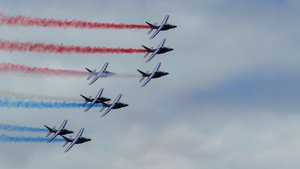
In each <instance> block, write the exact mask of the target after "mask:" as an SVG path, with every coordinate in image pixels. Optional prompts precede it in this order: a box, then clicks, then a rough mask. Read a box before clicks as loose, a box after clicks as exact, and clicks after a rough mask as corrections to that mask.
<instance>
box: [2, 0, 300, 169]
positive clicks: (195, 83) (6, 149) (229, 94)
mask: <svg viewBox="0 0 300 169" xmlns="http://www.w3.org/2000/svg"><path fill="white" fill-rule="evenodd" d="M299 9H300V2H299V1H296V0H187V1H171V0H160V1H157V0H152V1H137V0H124V1H111V0H110V1H106V0H103V1H102V0H89V1H80V0H74V1H72V2H70V1H66V0H53V1H47V2H46V1H37V0H29V1H9V0H0V11H1V12H2V13H5V14H7V15H25V16H33V17H42V18H43V17H45V18H56V19H78V20H87V21H98V22H116V23H134V24H143V23H144V22H145V21H150V22H160V21H161V20H162V19H163V17H164V16H165V15H166V14H169V15H170V18H169V23H170V24H175V25H177V26H178V27H177V28H176V29H173V30H170V31H168V32H161V33H160V34H159V35H158V36H157V37H156V38H155V39H153V40H149V36H148V35H147V31H148V30H105V29H102V30H101V29H100V30H88V29H60V28H38V27H11V26H4V25H1V26H0V34H1V38H0V39H4V40H11V41H15V40H18V41H33V42H45V43H55V44H67V45H83V46H87V45H91V46H106V47H126V48H127V47H128V48H141V45H142V44H144V45H147V46H156V45H157V44H158V43H159V42H160V41H161V39H163V38H166V39H167V41H166V44H165V45H166V46H167V47H171V48H174V51H171V52H169V53H167V54H164V55H160V56H158V57H157V58H155V59H154V60H153V61H152V62H150V63H145V62H144V58H143V54H54V53H31V52H6V51H0V61H1V62H11V63H16V64H25V65H30V66H38V67H51V68H63V69H74V70H84V67H90V68H97V69H99V68H101V66H102V65H103V64H104V62H106V61H108V62H110V65H109V70H111V71H113V72H124V73H131V74H138V72H137V71H136V69H142V70H152V69H153V68H154V67H155V65H156V64H157V63H158V62H161V63H162V65H161V70H162V71H167V72H169V73H170V74H169V75H168V76H165V77H163V78H161V79H159V80H156V79H154V80H153V81H151V82H150V83H149V84H148V85H147V86H146V87H144V88H140V84H139V83H138V80H139V78H128V79H124V78H107V79H99V80H98V81H97V82H96V83H95V84H94V85H92V86H89V85H88V83H87V81H86V79H85V78H62V77H40V76H35V77H32V76H15V75H11V74H8V75H7V74H3V75H1V76H0V81H1V84H0V92H16V93H27V94H36V95H47V96H55V97H69V98H79V99H80V96H79V94H85V95H93V94H96V92H97V91H98V90H99V88H104V94H105V96H108V97H112V98H113V97H116V96H117V94H119V93H122V94H123V97H122V99H121V101H122V102H125V103H128V104H129V106H128V107H126V108H124V109H119V110H114V111H111V112H110V113H109V114H108V115H107V116H105V118H101V117H100V115H101V114H100V113H99V110H98V109H91V111H89V112H83V110H82V109H21V108H19V109H14V108H10V109H7V108H1V109H0V115H1V120H0V123H2V124H12V125H23V126H29V127H43V125H44V124H47V125H50V126H53V125H56V126H57V125H59V124H60V123H61V122H62V121H63V120H64V119H68V120H69V122H68V128H70V129H73V130H75V131H78V130H79V129H80V128H82V127H84V128H85V132H84V135H83V136H84V137H88V138H91V139H92V141H91V142H88V143H85V144H82V145H77V146H74V147H73V149H71V150H70V151H69V152H68V153H63V151H64V149H63V148H62V143H53V144H46V143H0V149H1V152H0V168H7V169H20V168H22V169H40V168H46V169H47V168H71V167H72V168H74V169H80V168H91V169H96V168H97V169H99V168H106V169H117V168H124V169H127V168H128V169H129V168H130V169H133V168H143V169H166V168H170V169H182V168H187V169H200V168H201V169H219V168H230V169H241V168H243V169H253V168H257V169H282V168H289V169H296V168H299V167H300V162H299V158H300V155H299V154H300V132H299V131H300V123H299V121H300V114H299V110H300V106H299V104H298V103H299V101H300V89H299V86H300V78H299V77H300V69H299V66H300V59H299V56H298V55H299V54H298V52H299V44H300V36H299V33H298V31H299V30H300V29H299V28H300V23H299V14H300V13H299V11H300V10H299ZM1 132H2V131H1ZM1 134H9V135H16V136H20V135H24V136H34V137H43V136H44V133H16V132H15V133H14V132H12V133H5V132H2V133H1ZM45 134H46V133H45Z"/></svg>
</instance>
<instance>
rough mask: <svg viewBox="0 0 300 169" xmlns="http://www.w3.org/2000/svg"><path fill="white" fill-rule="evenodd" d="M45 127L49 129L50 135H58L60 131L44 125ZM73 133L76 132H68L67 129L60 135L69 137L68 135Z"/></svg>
mask: <svg viewBox="0 0 300 169" xmlns="http://www.w3.org/2000/svg"><path fill="white" fill-rule="evenodd" d="M44 126H45V127H46V128H47V129H48V131H49V132H50V133H56V132H57V131H58V130H56V129H52V128H50V127H48V126H46V125H44ZM72 133H74V132H73V131H70V130H67V129H62V130H61V132H60V134H59V135H67V134H72Z"/></svg>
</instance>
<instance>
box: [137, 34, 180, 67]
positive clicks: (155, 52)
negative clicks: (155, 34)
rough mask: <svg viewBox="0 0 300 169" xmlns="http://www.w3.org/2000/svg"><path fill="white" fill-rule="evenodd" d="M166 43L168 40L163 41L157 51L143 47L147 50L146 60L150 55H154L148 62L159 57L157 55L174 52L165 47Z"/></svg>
mask: <svg viewBox="0 0 300 169" xmlns="http://www.w3.org/2000/svg"><path fill="white" fill-rule="evenodd" d="M165 42H166V39H163V40H162V41H161V42H160V44H159V45H158V47H157V48H156V49H153V48H148V47H146V46H144V45H142V47H143V48H145V50H146V54H145V56H144V58H147V56H148V55H149V54H150V53H152V54H151V55H150V56H149V58H148V59H147V60H146V62H149V61H150V60H152V59H153V58H154V57H155V55H157V54H163V53H166V52H170V51H172V50H174V49H172V48H168V47H164V44H165Z"/></svg>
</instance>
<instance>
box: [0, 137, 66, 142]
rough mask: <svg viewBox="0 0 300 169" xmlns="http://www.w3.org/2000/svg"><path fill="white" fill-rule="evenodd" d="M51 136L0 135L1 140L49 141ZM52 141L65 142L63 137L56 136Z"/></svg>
mask: <svg viewBox="0 0 300 169" xmlns="http://www.w3.org/2000/svg"><path fill="white" fill-rule="evenodd" d="M48 140H49V138H44V137H24V136H7V135H0V142H9V143H13V142H15V143H18V142H47V141H48ZM52 142H64V139H63V138H55V139H54V140H53V141H52Z"/></svg>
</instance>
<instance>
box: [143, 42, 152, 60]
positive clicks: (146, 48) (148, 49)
mask: <svg viewBox="0 0 300 169" xmlns="http://www.w3.org/2000/svg"><path fill="white" fill-rule="evenodd" d="M142 47H143V48H144V49H145V50H146V51H147V52H146V54H145V56H144V58H146V57H147V56H148V55H149V53H150V52H151V51H152V49H150V48H148V47H146V46H144V45H142Z"/></svg>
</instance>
